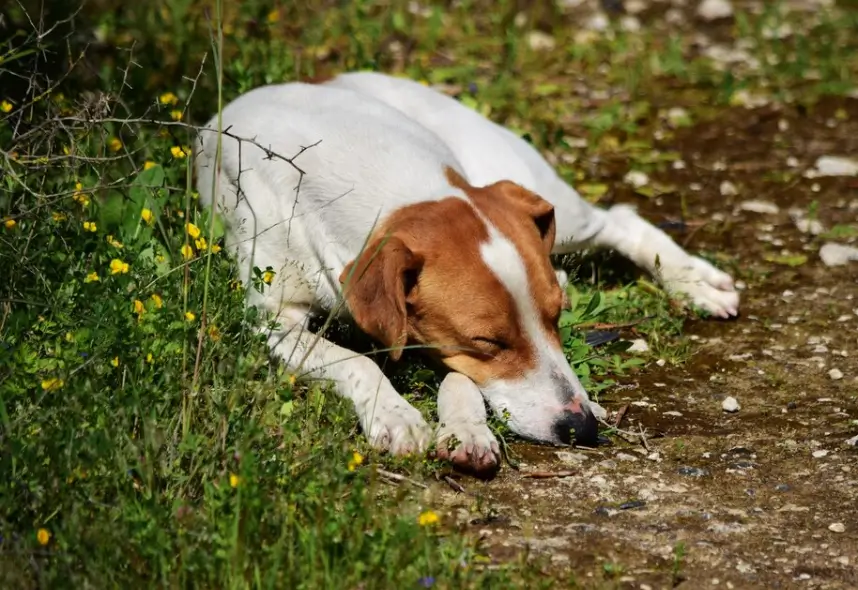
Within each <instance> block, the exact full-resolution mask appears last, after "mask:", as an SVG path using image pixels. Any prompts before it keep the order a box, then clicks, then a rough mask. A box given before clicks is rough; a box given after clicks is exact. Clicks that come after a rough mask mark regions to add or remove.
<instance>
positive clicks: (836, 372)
mask: <svg viewBox="0 0 858 590" xmlns="http://www.w3.org/2000/svg"><path fill="white" fill-rule="evenodd" d="M828 376H829V378H831V380H832V381H840V380H841V379H843V371H841V370H840V369H831V370H830V371H828Z"/></svg>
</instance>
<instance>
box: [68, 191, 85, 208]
mask: <svg viewBox="0 0 858 590" xmlns="http://www.w3.org/2000/svg"><path fill="white" fill-rule="evenodd" d="M72 198H73V199H74V200H75V201H76V202H77V203H80V206H81V207H86V206H88V205H89V197H87V196H86V195H84V194H82V193H77V194H75V196H74V197H72Z"/></svg>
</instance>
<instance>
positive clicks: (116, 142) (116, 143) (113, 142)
mask: <svg viewBox="0 0 858 590" xmlns="http://www.w3.org/2000/svg"><path fill="white" fill-rule="evenodd" d="M107 147H109V148H110V151H111V152H118V151H119V150H121V149H122V141H120V139H119V138H118V137H111V138H110V139H109V140H108V142H107Z"/></svg>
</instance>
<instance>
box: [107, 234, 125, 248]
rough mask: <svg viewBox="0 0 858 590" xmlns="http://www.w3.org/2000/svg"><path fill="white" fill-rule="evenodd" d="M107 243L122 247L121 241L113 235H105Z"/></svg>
mask: <svg viewBox="0 0 858 590" xmlns="http://www.w3.org/2000/svg"><path fill="white" fill-rule="evenodd" d="M107 243H108V244H110V245H111V246H113V247H114V248H117V249H119V248H123V245H122V242H120V241H119V240H117V239H116V238H114V237H113V236H107Z"/></svg>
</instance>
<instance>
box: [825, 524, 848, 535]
mask: <svg viewBox="0 0 858 590" xmlns="http://www.w3.org/2000/svg"><path fill="white" fill-rule="evenodd" d="M828 530H829V531H831V532H832V533H845V532H846V525H844V524H843V523H842V522H832V523H831V524H830V525H828Z"/></svg>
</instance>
